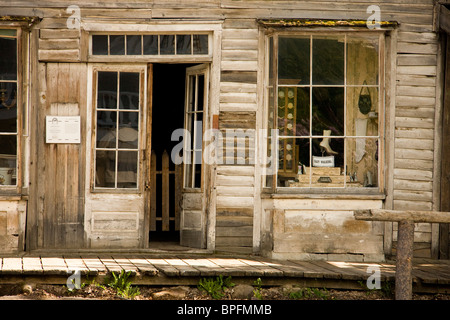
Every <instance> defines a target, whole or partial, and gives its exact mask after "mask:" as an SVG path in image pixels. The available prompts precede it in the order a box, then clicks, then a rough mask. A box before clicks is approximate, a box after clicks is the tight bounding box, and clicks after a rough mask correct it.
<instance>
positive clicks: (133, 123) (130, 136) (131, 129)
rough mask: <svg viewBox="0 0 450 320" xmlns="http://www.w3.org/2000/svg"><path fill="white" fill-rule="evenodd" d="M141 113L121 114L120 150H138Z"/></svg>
mask: <svg viewBox="0 0 450 320" xmlns="http://www.w3.org/2000/svg"><path fill="white" fill-rule="evenodd" d="M138 137H139V112H119V149H137V148H138Z"/></svg>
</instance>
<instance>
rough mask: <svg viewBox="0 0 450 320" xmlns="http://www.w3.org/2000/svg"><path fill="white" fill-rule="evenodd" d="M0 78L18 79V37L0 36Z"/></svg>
mask: <svg viewBox="0 0 450 320" xmlns="http://www.w3.org/2000/svg"><path fill="white" fill-rule="evenodd" d="M0 48H1V52H0V80H17V39H16V38H0Z"/></svg>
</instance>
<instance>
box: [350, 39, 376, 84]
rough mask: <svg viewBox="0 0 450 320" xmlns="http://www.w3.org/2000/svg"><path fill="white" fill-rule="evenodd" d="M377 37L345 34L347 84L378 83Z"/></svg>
mask: <svg viewBox="0 0 450 320" xmlns="http://www.w3.org/2000/svg"><path fill="white" fill-rule="evenodd" d="M378 50H379V48H378V38H375V39H370V38H367V37H364V38H363V37H356V36H347V84H350V85H363V84H368V85H376V84H378Z"/></svg>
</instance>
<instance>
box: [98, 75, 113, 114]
mask: <svg viewBox="0 0 450 320" xmlns="http://www.w3.org/2000/svg"><path fill="white" fill-rule="evenodd" d="M97 77H98V92H97V108H105V109H116V108H117V72H109V71H99V72H98V74H97Z"/></svg>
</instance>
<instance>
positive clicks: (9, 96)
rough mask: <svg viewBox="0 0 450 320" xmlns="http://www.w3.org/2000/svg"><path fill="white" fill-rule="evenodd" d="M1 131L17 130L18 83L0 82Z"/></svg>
mask: <svg viewBox="0 0 450 320" xmlns="http://www.w3.org/2000/svg"><path fill="white" fill-rule="evenodd" d="M0 132H17V84H16V83H15V82H14V83H13V82H0Z"/></svg>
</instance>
